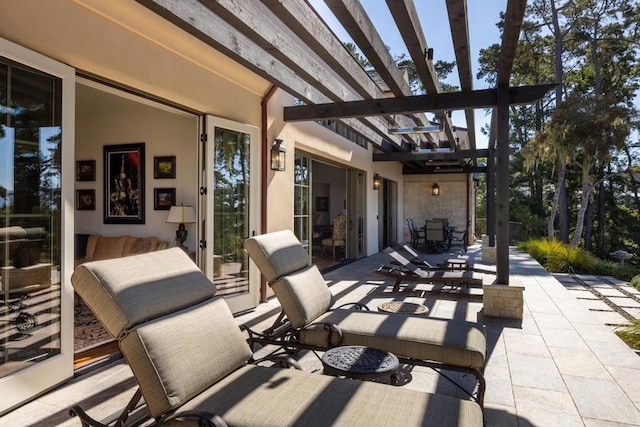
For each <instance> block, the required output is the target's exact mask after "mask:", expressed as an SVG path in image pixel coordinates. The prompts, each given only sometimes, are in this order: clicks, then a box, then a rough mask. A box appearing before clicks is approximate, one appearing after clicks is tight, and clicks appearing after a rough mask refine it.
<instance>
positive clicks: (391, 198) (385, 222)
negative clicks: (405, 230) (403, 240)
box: [378, 178, 398, 251]
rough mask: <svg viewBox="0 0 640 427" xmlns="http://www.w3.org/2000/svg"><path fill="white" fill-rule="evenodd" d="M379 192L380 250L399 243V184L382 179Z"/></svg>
mask: <svg viewBox="0 0 640 427" xmlns="http://www.w3.org/2000/svg"><path fill="white" fill-rule="evenodd" d="M381 180H382V183H381V185H380V189H379V191H378V250H379V251H381V250H383V249H384V248H386V247H388V246H393V245H395V244H396V243H398V230H397V222H396V218H397V215H398V214H397V212H398V183H397V182H395V181H391V180H388V179H384V178H381Z"/></svg>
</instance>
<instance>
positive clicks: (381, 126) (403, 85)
mask: <svg viewBox="0 0 640 427" xmlns="http://www.w3.org/2000/svg"><path fill="white" fill-rule="evenodd" d="M445 1H446V5H447V11H448V16H449V25H450V27H451V34H452V42H453V46H454V50H455V56H456V65H457V70H458V74H459V80H460V88H461V90H460V91H459V92H454V93H443V92H442V90H441V88H440V84H439V82H438V76H437V74H436V71H435V68H434V66H433V63H432V60H431V55H430V50H429V47H428V45H427V41H426V40H425V36H424V33H423V31H422V27H421V25H420V21H419V19H418V13H417V11H416V8H415V5H414V3H413V1H412V0H387V1H386V3H387V6H388V7H389V10H390V12H391V15H392V17H393V19H394V21H395V23H396V25H397V27H398V30H399V31H400V34H401V36H402V38H403V40H404V43H405V45H406V47H407V49H408V52H409V54H410V56H411V59H412V60H413V62H414V64H415V66H416V70H417V72H418V75H419V76H420V79H421V81H422V84H423V86H424V87H425V88H426V92H427V94H426V95H420V96H415V95H412V93H411V91H410V88H409V85H408V83H407V81H406V80H405V79H404V78H403V75H402V72H401V70H400V69H399V68H398V66H397V65H396V63H395V62H394V60H393V58H392V57H391V54H390V53H389V51H388V50H387V48H386V46H385V44H384V42H383V40H382V38H381V37H380V35H379V33H378V31H377V30H376V28H375V26H374V25H373V24H372V23H371V20H370V19H369V17H368V16H367V14H366V11H365V9H364V8H363V7H362V5H361V4H360V2H359V1H358V0H325V2H326V4H327V5H328V6H329V8H330V10H331V11H332V13H333V14H334V15H335V17H336V18H337V19H338V20H339V22H340V23H341V24H342V26H343V27H344V28H345V29H346V30H347V31H348V33H349V35H350V36H351V38H352V39H353V41H354V42H355V43H356V44H357V45H358V47H359V49H360V50H361V51H362V53H363V54H364V55H365V56H366V58H367V59H368V60H369V62H370V63H371V64H372V65H373V67H374V68H375V71H376V72H377V73H378V75H379V76H380V78H381V79H382V80H383V81H384V83H385V84H386V86H387V87H388V88H389V91H390V92H391V93H392V95H393V96H392V97H389V96H386V97H385V94H383V92H382V90H381V89H380V87H379V86H378V85H376V84H375V82H374V81H373V80H372V78H371V76H370V75H369V74H368V73H367V72H366V71H365V70H364V69H363V68H362V67H361V66H360V65H359V64H358V63H357V61H356V60H355V59H354V58H353V57H352V56H351V54H350V53H349V52H348V51H347V50H346V49H345V47H344V46H343V44H342V42H341V41H340V40H339V39H338V38H337V37H336V35H335V34H334V33H333V32H332V31H331V29H330V28H329V27H328V26H327V25H326V24H325V22H324V21H323V20H322V19H321V17H320V16H319V15H318V14H317V13H316V11H315V10H314V9H313V8H312V7H311V6H310V5H309V3H307V2H306V1H305V0H260V1H258V0H247V1H242V2H238V1H234V0H217V1H216V0H184V1H180V2H176V1H174V0H138V2H139V3H141V4H143V5H144V6H146V7H148V8H149V9H151V10H153V11H155V12H156V13H158V14H160V15H162V16H164V17H165V18H166V19H168V20H170V21H171V22H173V23H174V24H175V25H177V26H179V27H180V28H182V29H184V30H185V31H187V32H189V33H191V34H193V35H194V36H196V37H197V38H199V39H200V40H202V41H204V42H205V43H207V44H209V45H210V46H212V47H213V48H215V49H216V50H219V51H221V52H223V53H224V54H226V55H227V56H229V57H230V58H232V59H234V60H236V61H237V62H239V63H241V64H242V65H244V66H246V67H247V68H248V69H250V70H252V71H253V72H255V73H256V74H258V75H260V76H261V77H263V78H264V79H266V80H267V81H269V82H271V83H272V84H273V86H274V87H279V88H282V89H284V90H285V91H287V92H288V93H289V94H291V95H293V96H295V97H296V98H298V99H299V100H300V101H302V103H303V105H300V106H293V107H285V111H284V119H285V121H310V120H319V119H335V120H339V121H341V122H342V123H343V124H344V125H345V126H347V127H349V128H350V129H352V130H354V131H355V132H357V133H359V134H360V135H362V136H364V137H365V138H366V139H368V140H369V141H370V142H371V143H372V144H373V146H374V147H375V148H376V149H377V150H376V152H375V153H374V154H373V161H398V162H401V163H402V164H403V173H405V174H415V173H422V174H430V173H450V172H468V173H471V172H478V171H482V172H485V171H486V173H487V183H488V184H487V187H488V188H487V194H488V196H487V198H488V200H487V218H488V221H487V224H488V227H487V231H488V234H489V236H490V239H491V240H490V245H491V246H493V245H494V238H493V236H494V235H495V236H496V239H495V246H496V256H497V276H496V283H498V284H504V285H506V284H509V260H508V258H509V226H508V225H509V191H508V189H509V140H508V134H509V105H513V104H524V103H531V102H534V101H536V100H538V99H540V98H542V97H543V96H544V94H545V93H546V92H547V91H549V90H550V89H551V88H552V87H553V86H554V85H539V86H527V87H510V85H509V81H510V76H511V70H512V65H513V61H514V58H515V54H516V47H517V43H518V38H519V34H520V28H521V25H522V21H523V17H524V12H525V7H526V0H507V7H506V15H505V25H504V30H503V36H502V46H501V51H500V58H499V62H498V69H497V85H496V87H495V88H492V89H486V90H474V89H473V85H472V74H471V73H472V70H471V58H470V52H469V46H470V45H469V32H468V14H467V5H466V0H445ZM476 108H492V109H493V115H492V126H491V135H490V140H489V148H488V149H487V150H478V149H477V148H476V142H475V133H474V128H475V123H474V116H473V110H474V109H476ZM452 110H464V111H465V118H466V122H467V123H466V124H467V126H466V129H467V138H459V137H457V136H456V129H455V126H453V125H452V123H451V119H450V117H449V114H448V112H450V111H452ZM426 112H432V113H435V114H436V115H437V117H438V121H439V122H440V126H441V131H440V132H437V133H435V134H432V135H428V137H426V136H425V135H424V134H421V133H408V134H392V133H391V132H390V131H389V128H390V127H391V126H392V125H393V123H394V122H395V119H394V118H395V117H396V115H402V116H406V117H409V118H410V119H411V120H412V121H413V123H414V124H415V126H416V127H419V126H428V125H430V123H429V120H428V119H427V118H426V116H425V113H426ZM427 138H428V141H425V140H426V139H427ZM425 142H426V143H428V144H430V145H431V149H423V148H422V146H424V145H425V144H423V143H425ZM433 148H448V149H449V150H446V152H443V150H434V149H433ZM479 157H487V158H488V162H487V163H488V164H487V167H486V170H485V169H484V168H479V167H478V165H477V162H476V161H477V159H478V158H479ZM438 164H439V165H441V166H440V167H434V166H435V165H438Z"/></svg>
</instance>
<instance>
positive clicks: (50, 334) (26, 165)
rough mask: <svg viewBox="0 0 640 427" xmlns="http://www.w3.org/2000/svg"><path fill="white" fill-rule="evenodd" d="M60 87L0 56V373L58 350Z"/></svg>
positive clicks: (14, 370) (58, 80) (43, 357)
mask: <svg viewBox="0 0 640 427" xmlns="http://www.w3.org/2000/svg"><path fill="white" fill-rule="evenodd" d="M61 88H62V81H61V80H60V79H58V78H54V77H52V76H49V75H47V74H44V73H42V72H39V71H37V70H33V69H30V68H28V67H26V66H23V65H21V64H17V63H14V62H12V61H10V60H8V59H5V58H1V57H0V289H1V292H0V298H1V300H2V301H1V303H2V304H1V305H0V378H1V377H4V376H7V375H9V374H12V373H14V372H16V371H18V370H20V369H24V368H26V367H29V366H31V365H32V364H34V363H37V362H40V361H42V360H45V359H47V358H49V357H51V356H53V355H56V354H59V353H60V261H61V260H60V254H61V252H60V242H61V235H60V229H61V220H60V196H61V179H60V178H61V151H60V150H61V136H62V128H61V110H62V98H61Z"/></svg>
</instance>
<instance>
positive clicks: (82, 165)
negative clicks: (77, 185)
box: [76, 160, 96, 181]
mask: <svg viewBox="0 0 640 427" xmlns="http://www.w3.org/2000/svg"><path fill="white" fill-rule="evenodd" d="M95 180H96V161H95V160H78V161H77V162H76V181H95Z"/></svg>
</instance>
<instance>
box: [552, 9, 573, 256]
mask: <svg viewBox="0 0 640 427" xmlns="http://www.w3.org/2000/svg"><path fill="white" fill-rule="evenodd" d="M555 3H556V2H555V1H554V0H552V1H551V17H552V21H553V34H554V36H555V52H554V54H555V57H556V58H555V66H556V70H555V71H556V83H558V85H557V86H556V107H557V106H558V105H559V104H560V103H561V102H562V93H563V79H564V77H563V76H564V74H563V68H562V65H563V63H562V52H563V51H564V42H563V35H562V31H561V30H560V20H559V18H558V9H557V8H556V4H555ZM560 157H561V154H560V153H559V152H558V184H557V186H556V193H555V194H554V195H553V198H554V206H552V216H551V217H550V218H551V220H550V221H548V222H547V226H548V227H549V230H548V234H549V238H550V239H552V238H553V235H554V234H555V232H554V231H553V226H554V224H553V222H554V221H555V216H556V212H557V214H558V226H559V230H558V231H559V237H560V240H561V241H562V242H565V243H567V242H568V241H569V218H568V214H567V212H568V209H567V187H566V182H565V175H566V165H563V163H564V160H561V159H560ZM561 168H562V172H561V171H560V169H561ZM561 175H562V176H561Z"/></svg>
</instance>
